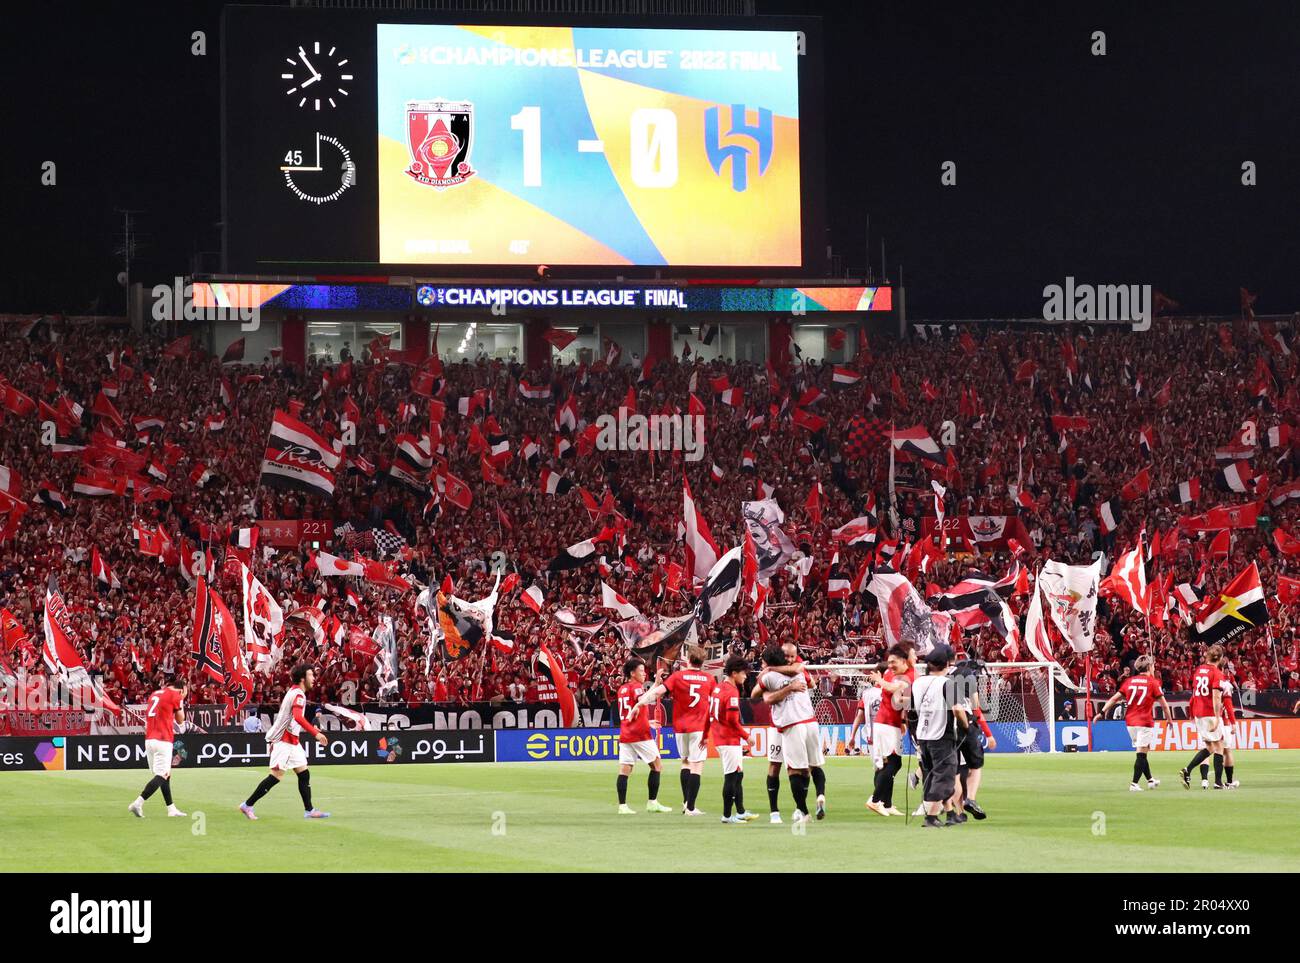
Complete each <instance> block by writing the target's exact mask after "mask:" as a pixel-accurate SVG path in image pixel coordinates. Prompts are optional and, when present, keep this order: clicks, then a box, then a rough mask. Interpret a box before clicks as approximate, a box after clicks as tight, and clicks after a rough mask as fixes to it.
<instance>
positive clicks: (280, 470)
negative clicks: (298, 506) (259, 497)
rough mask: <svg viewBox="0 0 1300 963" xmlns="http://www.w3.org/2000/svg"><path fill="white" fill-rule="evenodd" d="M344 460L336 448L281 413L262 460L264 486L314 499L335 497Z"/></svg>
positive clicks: (273, 426)
mask: <svg viewBox="0 0 1300 963" xmlns="http://www.w3.org/2000/svg"><path fill="white" fill-rule="evenodd" d="M339 461H340V456H339V454H338V452H336V451H335V450H334V448H333V446H332V445H330V444H329V442H327V441H326V440H325V439H324V438H322V437H321V436H320V435H318V434H317V433H316V432H314V431H313V430H312V429H311V428H309V427H307V426H306V425H305V424H303V423H302V422H301V421H299V420H298V419H297V418H295V417H293V416H292V415H290V414H289V413H288V412H286V411H277V412H276V413H275V417H274V419H272V421H271V432H270V434H269V436H268V437H267V440H266V452H265V454H264V455H263V457H262V477H261V484H263V485H265V486H267V487H268V488H287V489H292V490H296V491H304V492H307V493H309V494H313V495H333V494H334V469H335V468H337V467H338V465H339Z"/></svg>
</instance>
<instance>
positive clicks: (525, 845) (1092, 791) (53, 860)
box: [0, 750, 1300, 872]
mask: <svg viewBox="0 0 1300 963" xmlns="http://www.w3.org/2000/svg"><path fill="white" fill-rule="evenodd" d="M1187 758H1188V754H1185V753H1177V754H1173V753H1155V754H1154V755H1153V756H1152V761H1153V765H1152V768H1153V770H1154V771H1155V773H1156V775H1157V776H1158V777H1159V778H1161V779H1162V780H1163V784H1162V785H1161V786H1160V788H1159V789H1157V790H1155V791H1153V792H1142V793H1130V792H1129V791H1128V781H1129V775H1130V773H1131V771H1132V756H1131V755H1129V754H1127V753H1123V754H1120V753H1098V754H1095V755H1086V754H1080V755H1075V754H1069V755H1056V756H1049V755H1023V756H1001V755H993V756H990V757H989V763H988V766H987V768H986V770H985V772H986V775H985V784H984V788H983V789H982V790H981V791H980V802H981V803H982V804H983V805H984V807H985V808H986V809H987V810H988V811H989V813H990V816H989V819H988V820H986V821H984V822H981V823H976V822H975V821H974V820H971V821H970V822H968V823H967V824H966V825H965V826H961V827H956V828H953V829H944V830H942V831H934V830H922V829H921V828H920V826H919V825H918V824H917V821H916V820H912V824H911V826H906V825H904V820H903V819H902V818H901V817H898V818H895V817H891V818H882V817H879V816H876V815H874V814H873V813H870V812H868V811H867V810H865V809H864V808H863V802H864V801H865V800H866V798H867V794H868V792H869V788H870V771H871V765H870V762H869V761H868V760H865V759H860V758H848V759H846V758H836V759H831V760H829V762H828V765H827V777H828V780H829V785H828V789H827V798H828V801H829V814H828V816H827V818H826V819H825V821H823V822H819V823H813V824H811V825H809V826H808V827H807V830H806V832H804V833H802V834H799V833H796V832H795V831H794V830H793V827H792V826H791V825H790V822H789V817H790V812H791V810H792V809H793V800H792V799H791V797H790V793H789V788H788V784H787V782H786V780H785V778H784V776H783V777H782V780H781V807H782V810H783V815H784V818H785V820H786V823H785V824H784V825H781V826H773V825H769V824H768V822H767V794H766V792H765V790H764V782H765V780H764V776H765V768H766V767H765V765H764V764H763V763H762V761H761V760H750V761H748V762H747V764H746V770H745V796H746V803H747V804H748V806H749V808H750V809H751V810H754V811H758V812H760V813H761V814H762V817H763V818H762V820H761V821H758V822H754V823H750V824H748V825H743V826H724V825H721V824H719V823H718V821H717V817H718V816H719V815H720V810H721V798H720V794H721V782H722V777H721V772H720V769H719V766H718V763H717V761H716V760H709V762H708V763H707V764H706V767H705V774H704V787H703V790H702V798H701V800H700V806H701V807H702V808H704V809H705V810H707V812H708V815H707V816H706V817H703V818H690V817H686V816H683V815H681V813H680V812H679V811H677V810H679V809H680V804H681V799H680V790H679V787H678V780H677V763H676V762H675V761H674V760H665V765H664V778H663V788H662V791H661V793H660V800H661V801H662V802H664V803H666V804H667V805H670V806H672V807H673V808H674V812H672V813H663V814H657V815H656V814H650V813H646V812H644V811H643V807H644V804H645V793H646V788H645V769H644V768H642V767H638V768H637V770H636V772H635V773H634V774H633V776H632V779H631V788H630V792H629V802H630V803H631V804H632V805H633V806H634V807H635V808H636V809H637V810H638V812H637V814H636V815H635V816H619V815H617V814H616V813H615V807H616V799H615V795H614V777H615V765H614V763H612V762H581V763H555V762H546V763H498V764H495V765H450V766H419V765H393V766H348V767H345V766H318V767H316V768H314V769H313V770H312V788H313V791H314V795H315V800H314V801H315V802H316V804H317V805H318V806H320V807H321V808H323V809H327V810H330V811H331V812H332V813H333V818H332V819H328V820H323V821H311V822H308V821H305V820H303V818H302V811H301V803H300V801H299V798H298V791H297V786H296V785H295V783H294V780H293V778H292V777H289V778H287V779H286V781H285V783H284V784H283V785H281V786H280V787H278V788H277V789H275V790H274V791H273V792H272V793H271V794H270V795H269V796H267V797H266V798H265V799H263V800H262V801H261V803H259V805H258V814H259V816H260V817H261V818H260V820H259V821H258V822H255V823H253V822H249V821H247V820H246V819H244V817H243V816H242V815H240V813H239V812H238V810H237V809H236V806H237V804H238V803H239V802H240V800H242V799H243V798H244V797H245V796H246V795H247V794H248V793H249V792H250V791H251V790H252V789H253V787H254V786H255V785H256V784H257V782H258V781H259V780H260V779H261V778H262V776H263V771H262V770H257V769H225V770H221V769H208V770H188V771H187V770H177V771H176V773H175V775H174V777H173V779H174V785H175V797H176V802H177V804H178V805H179V806H180V807H181V808H182V809H184V810H185V811H186V812H188V813H190V818H186V819H168V818H166V816H165V815H164V808H163V805H162V801H161V798H160V797H159V796H158V795H155V796H154V798H152V799H150V800H149V802H148V803H147V804H146V807H145V812H146V814H147V818H146V819H143V820H140V819H136V818H135V817H133V816H131V815H130V814H129V813H128V812H127V811H126V806H127V803H129V802H130V801H131V800H132V799H134V798H135V795H136V793H137V792H138V791H139V789H140V787H141V786H143V785H144V783H145V782H146V780H147V776H148V774H147V773H146V772H145V770H144V769H141V770H139V771H130V772H127V771H102V772H61V773H7V774H5V775H3V776H0V870H3V871H8V872H12V871H66V872H123V871H127V872H129V871H165V872H177V871H290V870H292V871H309V872H320V871H326V872H340V871H342V872H347V871H354V870H366V871H420V872H439V871H448V870H453V871H454V870H460V871H510V870H522V871H561V872H564V871H585V870H598V871H614V872H618V871H625V872H626V871H647V870H649V871H665V872H680V871H689V870H709V871H715V872H716V871H718V870H725V869H731V870H742V871H744V870H752V871H760V872H762V871H768V872H772V871H808V870H814V871H818V870H820V871H841V870H847V871H862V870H870V871H881V870H911V871H921V870H927V869H942V870H951V869H952V868H953V865H954V864H953V860H954V859H959V860H960V865H961V866H962V867H964V868H969V869H972V870H977V871H1000V870H1028V871H1035V870H1037V871H1044V870H1045V871H1063V872H1078V871H1089V870H1107V871H1112V872H1114V871H1120V872H1125V871H1163V872H1171V871H1173V872H1176V871H1188V870H1193V869H1201V870H1205V869H1211V868H1212V869H1214V870H1215V871H1228V872H1245V871H1250V872H1261V871H1289V872H1295V871H1297V870H1300V834H1297V833H1295V832H1293V831H1292V827H1293V825H1294V815H1295V805H1296V803H1297V800H1300V750H1294V751H1276V750H1275V751H1255V752H1242V753H1238V758H1237V778H1238V779H1239V780H1240V781H1241V783H1242V788H1241V789H1238V790H1235V791H1231V792H1228V791H1225V792H1215V791H1214V790H1209V791H1203V790H1201V789H1200V786H1199V780H1197V781H1196V782H1194V783H1193V789H1192V791H1191V792H1188V791H1186V790H1184V789H1183V788H1182V786H1181V784H1180V783H1179V781H1178V776H1177V769H1178V767H1179V766H1180V765H1182V764H1184V763H1185V762H1186V760H1187ZM911 800H912V803H913V805H915V803H916V801H917V797H916V794H915V793H913V794H912V796H911ZM896 803H897V805H898V807H899V808H900V809H902V808H903V787H902V784H901V781H900V784H899V787H898V792H897V797H896ZM200 814H201V815H200ZM931 837H933V838H931Z"/></svg>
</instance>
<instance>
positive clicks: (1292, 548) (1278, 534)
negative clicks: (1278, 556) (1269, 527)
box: [1273, 528, 1300, 555]
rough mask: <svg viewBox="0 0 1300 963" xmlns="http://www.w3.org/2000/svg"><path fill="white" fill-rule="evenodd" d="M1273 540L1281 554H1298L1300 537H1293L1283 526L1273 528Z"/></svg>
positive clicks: (1299, 552) (1299, 551)
mask: <svg viewBox="0 0 1300 963" xmlns="http://www.w3.org/2000/svg"><path fill="white" fill-rule="evenodd" d="M1273 542H1274V544H1275V545H1277V550H1278V551H1279V552H1281V553H1282V554H1283V555H1300V538H1294V537H1293V536H1292V535H1291V534H1290V533H1289V532H1287V530H1286V529H1284V528H1275V529H1273Z"/></svg>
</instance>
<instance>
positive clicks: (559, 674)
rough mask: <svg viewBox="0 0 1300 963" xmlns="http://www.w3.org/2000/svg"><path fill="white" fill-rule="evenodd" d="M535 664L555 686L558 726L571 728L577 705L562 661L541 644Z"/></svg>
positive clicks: (576, 716)
mask: <svg viewBox="0 0 1300 963" xmlns="http://www.w3.org/2000/svg"><path fill="white" fill-rule="evenodd" d="M537 664H538V665H539V666H541V668H542V672H543V674H544V675H545V676H546V677H549V678H550V680H551V683H552V684H553V685H554V686H555V695H556V701H557V702H558V704H559V709H560V725H562V726H564V727H566V728H567V727H569V726H572V725H573V723H574V722H575V721H576V720H577V718H578V704H577V702H576V701H575V700H574V698H573V690H571V689H570V688H569V677H568V674H567V673H566V672H565V669H564V661H563V660H562V659H560V658H559V656H557V655H555V653H553V652H551V650H550V649H548V648H547V647H546V643H545V642H543V643H542V644H541V647H540V649H539V650H538V652H537Z"/></svg>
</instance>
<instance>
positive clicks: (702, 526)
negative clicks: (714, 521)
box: [682, 476, 719, 581]
mask: <svg viewBox="0 0 1300 963" xmlns="http://www.w3.org/2000/svg"><path fill="white" fill-rule="evenodd" d="M682 516H683V518H684V519H685V525H686V570H687V571H688V572H690V573H691V577H692V578H694V579H698V580H699V581H703V580H704V579H705V578H707V577H708V574H709V570H710V569H711V568H713V566H714V565H716V564H717V563H718V557H719V554H718V545H717V543H716V542H715V541H714V540H713V535H712V533H711V532H710V531H709V523H708V522H707V521H706V520H705V518H704V515H703V513H702V512H700V511H699V509H697V508H696V506H695V498H694V496H693V495H692V494H691V485H690V482H688V481H687V480H686V478H685V477H684V476H683V478H682Z"/></svg>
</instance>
